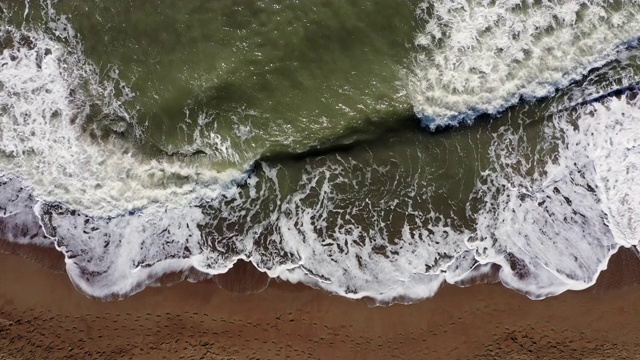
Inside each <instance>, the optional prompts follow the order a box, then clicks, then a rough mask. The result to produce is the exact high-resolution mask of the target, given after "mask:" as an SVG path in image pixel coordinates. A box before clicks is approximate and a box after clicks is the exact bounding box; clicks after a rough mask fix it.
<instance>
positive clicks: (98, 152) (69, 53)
mask: <svg viewBox="0 0 640 360" xmlns="http://www.w3.org/2000/svg"><path fill="white" fill-rule="evenodd" d="M0 32H5V33H8V34H10V36H11V37H13V38H15V39H19V38H20V37H28V39H29V42H30V43H32V46H20V45H17V46H15V47H13V48H10V49H5V50H4V51H3V53H2V54H0V66H2V70H1V71H0V83H1V84H2V86H3V91H2V92H0V109H1V112H0V152H1V153H2V154H3V155H4V156H3V157H2V159H0V163H1V164H2V167H3V168H4V169H5V170H6V171H10V172H12V173H14V174H16V175H19V176H21V177H23V178H25V179H28V181H29V183H30V185H31V186H32V187H33V188H34V191H35V193H36V195H37V196H38V197H39V198H40V199H46V200H52V201H62V202H66V203H69V204H73V205H74V206H75V207H77V208H80V209H85V210H87V211H90V212H91V213H93V214H98V215H106V214H111V213H115V212H122V211H127V210H128V209H133V208H142V207H145V206H148V205H149V204H154V203H168V202H169V201H171V202H172V203H173V204H175V205H185V204H188V203H189V202H190V201H191V200H192V199H191V198H190V196H189V194H193V193H194V192H195V189H196V188H198V187H209V188H211V189H214V188H215V185H216V184H218V183H226V182H227V181H228V180H229V179H232V178H236V177H239V176H241V172H240V171H228V172H226V173H222V174H221V173H218V172H215V171H208V170H205V169H203V168H199V167H198V166H197V164H196V163H192V164H189V162H188V161H178V160H172V159H164V160H163V159H154V160H145V159H142V158H141V157H140V156H137V155H136V154H135V150H134V149H131V148H130V146H127V145H126V144H124V143H122V142H121V141H118V140H117V139H115V138H112V139H110V140H109V141H107V142H101V141H98V140H92V139H90V138H89V136H88V135H87V134H86V133H85V131H84V129H83V127H84V126H85V124H84V121H85V119H86V118H87V117H88V116H89V111H90V108H91V107H92V106H98V107H99V108H100V109H101V111H102V112H103V116H114V117H118V118H119V119H124V120H120V121H126V118H127V112H126V111H125V110H124V108H123V107H122V101H124V100H126V99H118V98H115V97H114V95H115V94H117V93H119V91H116V90H114V87H118V86H119V82H118V81H117V79H113V78H110V77H108V78H107V79H102V78H100V77H99V76H98V72H97V69H96V68H95V67H94V66H93V65H92V64H91V63H90V62H88V61H87V60H86V59H85V58H84V57H83V56H82V53H81V48H79V47H78V45H77V44H66V43H63V42H62V41H58V40H55V39H52V38H51V37H50V36H48V35H46V34H44V33H42V32H38V31H31V32H28V33H25V32H22V31H18V30H16V29H14V28H10V27H3V28H0Z"/></svg>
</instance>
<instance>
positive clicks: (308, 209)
mask: <svg viewBox="0 0 640 360" xmlns="http://www.w3.org/2000/svg"><path fill="white" fill-rule="evenodd" d="M0 9H1V12H2V22H1V23H0V26H1V27H0V40H1V42H0V44H1V45H2V47H1V50H2V54H1V55H0V140H1V141H0V152H1V153H2V156H1V157H0V170H2V173H3V175H2V176H3V177H2V182H1V184H2V194H1V195H0V207H1V209H3V213H4V215H3V222H2V224H3V228H4V237H5V238H8V239H9V240H11V241H16V242H22V243H38V244H43V245H46V244H53V245H55V246H56V247H57V248H58V249H59V250H60V251H62V252H63V253H64V254H65V256H66V258H67V270H68V273H69V275H70V277H71V279H72V281H73V282H74V284H75V285H76V286H77V287H78V288H79V289H80V290H82V291H83V292H85V293H87V294H89V295H92V296H97V297H105V298H106V297H111V296H125V295H129V294H132V293H134V292H136V291H139V290H140V289H142V288H143V287H144V286H146V285H147V284H149V283H150V282H153V281H154V280H155V279H156V278H158V277H159V276H161V275H162V274H164V273H166V272H172V271H180V270H184V269H187V268H190V267H195V268H197V269H199V270H201V271H204V272H207V273H210V274H217V273H222V272H225V271H227V270H228V269H229V268H230V267H231V266H232V265H233V263H234V262H235V261H237V260H238V259H245V260H248V261H251V262H252V263H253V264H255V265H256V267H258V268H259V269H260V270H262V271H265V272H267V273H268V274H269V275H270V276H272V277H279V278H282V279H285V280H289V281H293V282H300V281H302V282H304V283H306V284H309V285H312V286H317V287H321V288H323V289H326V290H328V291H331V292H334V293H337V294H340V295H343V296H348V297H353V298H358V297H364V296H368V297H372V298H374V299H377V300H379V301H381V302H387V301H393V300H398V299H402V300H403V301H406V300H416V299H422V298H425V297H429V296H432V295H433V294H435V292H436V291H437V289H438V288H439V287H440V286H441V284H442V283H443V282H445V281H446V282H450V283H460V282H464V281H465V280H466V279H469V278H471V277H473V276H476V275H478V274H482V273H483V272H486V271H489V269H490V268H492V269H495V268H496V266H497V267H498V268H499V269H500V270H499V274H498V276H499V279H500V281H502V282H503V283H504V284H505V285H506V286H509V287H511V288H514V289H515V290H517V291H521V292H524V293H526V294H527V295H528V296H530V297H532V298H543V297H546V296H551V295H555V294H558V293H561V292H563V291H566V290H569V289H582V288H585V287H588V286H590V285H591V284H592V283H593V282H594V281H595V279H596V278H597V276H598V274H599V273H600V271H601V270H602V269H603V268H604V267H606V263H607V261H608V259H609V257H610V256H611V254H612V253H613V252H615V251H616V250H617V249H618V248H619V247H620V246H625V247H635V246H637V245H638V241H639V240H640V237H639V235H638V230H639V229H640V218H639V213H638V208H639V206H640V199H639V198H638V195H637V194H638V193H640V192H639V191H638V190H640V189H636V188H637V187H638V185H636V181H635V178H636V177H637V176H638V175H640V173H639V171H640V154H639V153H638V149H640V147H639V146H640V122H639V121H640V109H639V107H640V100H638V98H637V97H636V92H637V90H638V88H637V86H638V81H639V77H640V65H639V63H638V59H639V56H640V50H638V43H637V39H638V38H639V37H640V21H639V20H638V17H639V16H640V3H639V2H637V1H631V0H629V1H566V2H563V3H560V4H558V3H555V2H544V1H543V2H533V1H514V0H511V1H502V2H474V1H471V2H464V1H448V2H444V3H441V4H435V3H430V2H422V1H414V0H385V1H382V0H380V1H378V0H372V1H364V2H363V1H358V2H356V1H328V0H327V1H305V2H299V1H293V0H270V1H246V2H238V1H215V2H211V1H190V2H183V1H173V0H163V1H160V0H158V1H145V2H133V1H124V0H118V1H99V0H96V1H93V2H87V1H75V0H73V1H72V0H59V1H44V0H42V1H5V2H3V3H1V4H0ZM39 228H42V229H43V230H44V234H45V235H42V232H40V233H39V232H38V229H39Z"/></svg>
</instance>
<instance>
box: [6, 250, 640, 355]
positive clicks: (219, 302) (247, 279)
mask: <svg viewBox="0 0 640 360" xmlns="http://www.w3.org/2000/svg"><path fill="white" fill-rule="evenodd" d="M0 250H2V251H3V252H8V251H11V252H12V253H20V254H21V255H22V256H27V255H28V257H29V258H30V259H31V260H25V259H24V258H23V257H21V256H17V255H8V254H0V359H41V358H47V359H74V358H80V359H94V358H100V359H122V358H130V359H176V358H187V359H278V358H305V359H307V358H321V359H329V358H340V359H392V358H404V359H419V358H422V359H427V358H428V359H470V358H474V359H495V358H509V359H540V358H542V359H551V358H553V359H610V358H627V359H634V358H640V321H638V320H640V286H638V284H639V283H640V280H639V276H640V261H638V259H637V257H636V255H635V254H633V253H632V252H630V251H628V250H625V251H623V252H621V253H619V254H617V255H616V256H615V257H614V258H613V260H612V262H611V263H610V266H609V269H608V270H607V271H606V272H605V273H603V274H602V275H601V277H600V279H599V281H598V284H596V285H595V286H594V287H592V288H590V289H588V290H585V291H581V292H567V293H565V294H562V295H560V296H557V297H554V298H550V299H546V300H543V301H532V300H529V299H528V298H526V297H525V296H523V295H520V294H518V293H515V292H514V291H511V290H509V289H506V288H504V287H502V286H501V285H497V284H480V285H473V286H470V287H467V288H459V287H455V286H445V287H444V288H443V289H442V290H441V291H440V292H439V293H438V294H437V295H436V296H435V297H434V298H433V299H429V300H425V301H422V302H419V303H417V304H412V305H393V306H389V307H370V306H368V304H367V302H366V301H352V300H348V299H344V298H341V297H337V296H332V295H329V294H327V293H324V292H322V291H319V290H315V289H311V288H308V287H305V286H302V285H291V284H288V283H283V282H278V281H271V282H270V283H269V285H268V286H267V287H266V289H265V290H264V291H261V292H258V293H253V294H242V293H241V292H251V291H254V290H259V289H261V288H264V287H265V286H266V285H267V283H268V279H267V278H266V277H265V276H264V275H263V274H261V273H259V272H257V271H255V270H254V269H252V268H251V267H249V266H246V265H245V266H237V267H236V268H234V269H233V270H232V272H231V273H230V274H228V275H226V276H222V277H218V278H216V279H209V280H206V281H202V282H198V283H189V282H180V283H177V284H175V285H172V286H162V287H150V288H147V289H145V290H144V291H142V292H141V293H139V294H136V295H134V296H132V297H129V298H127V299H125V300H122V301H111V302H100V301H96V300H91V299H88V298H86V297H85V296H83V295H81V294H80V293H78V292H77V291H76V290H75V289H74V287H73V285H72V284H71V282H70V281H69V279H68V278H67V276H66V274H64V273H60V272H54V271H52V269H53V270H60V269H61V262H62V258H61V256H60V255H59V254H57V253H55V252H53V251H52V250H51V251H49V250H46V251H42V250H38V249H33V248H24V247H8V246H7V245H6V244H4V245H3V247H0ZM34 260H35V261H37V262H38V263H34V262H33V261H34Z"/></svg>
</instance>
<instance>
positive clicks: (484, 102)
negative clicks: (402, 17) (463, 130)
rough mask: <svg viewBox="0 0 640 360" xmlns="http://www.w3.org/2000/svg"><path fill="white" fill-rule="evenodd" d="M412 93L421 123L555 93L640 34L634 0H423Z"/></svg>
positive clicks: (454, 120)
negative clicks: (421, 27)
mask: <svg viewBox="0 0 640 360" xmlns="http://www.w3.org/2000/svg"><path fill="white" fill-rule="evenodd" d="M418 15H419V17H421V18H423V19H424V21H425V23H426V24H425V25H424V31H422V32H421V33H420V34H419V35H418V36H417V38H416V45H417V46H418V48H419V49H420V52H419V54H418V55H417V57H416V60H415V65H414V66H413V69H412V71H410V74H409V76H408V83H409V95H410V97H411V99H412V103H413V104H414V107H415V110H416V113H417V114H418V115H419V116H421V117H422V119H423V122H424V124H425V125H426V126H428V127H430V128H431V129H435V128H437V127H439V126H444V125H456V124H458V123H459V122H470V121H472V120H473V118H475V117H476V116H477V115H478V114H480V113H496V112H499V111H502V110H504V109H505V108H506V107H507V106H510V105H513V104H514V103H516V102H517V101H519V100H520V98H525V99H535V98H540V97H544V96H548V95H551V94H553V92H554V91H555V90H556V89H558V88H562V87H565V86H567V85H569V84H570V83H571V82H572V81H575V80H577V79H579V78H581V77H582V76H584V74H585V73H586V72H587V71H588V70H589V69H592V68H594V67H597V66H601V65H602V64H604V63H605V62H607V61H610V60H611V59H613V58H615V57H616V54H617V52H618V51H621V50H622V49H623V48H624V47H625V45H624V43H625V42H627V41H630V40H633V39H635V38H637V37H638V35H639V34H640V22H639V21H638V17H640V2H639V1H637V0H623V1H615V2H613V1H606V0H570V1H562V2H555V1H541V2H539V1H535V2H534V1H531V0H504V1H474V0H471V1H467V0H446V1H438V2H431V1H427V2H425V3H424V4H423V5H422V6H421V7H420V10H419V11H418Z"/></svg>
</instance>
